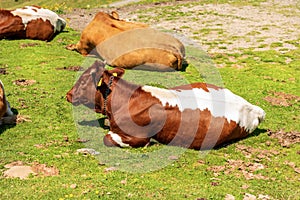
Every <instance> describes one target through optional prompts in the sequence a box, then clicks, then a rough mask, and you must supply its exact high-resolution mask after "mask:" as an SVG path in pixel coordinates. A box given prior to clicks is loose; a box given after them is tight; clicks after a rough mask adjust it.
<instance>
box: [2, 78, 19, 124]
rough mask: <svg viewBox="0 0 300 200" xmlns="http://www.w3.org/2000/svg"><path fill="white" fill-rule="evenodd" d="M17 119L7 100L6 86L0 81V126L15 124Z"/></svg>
mask: <svg viewBox="0 0 300 200" xmlns="http://www.w3.org/2000/svg"><path fill="white" fill-rule="evenodd" d="M15 120H16V117H14V113H13V112H12V111H11V108H10V104H9V102H8V101H7V99H6V95H5V90H4V85H3V83H2V81H1V80H0V125H2V124H13V123H15Z"/></svg>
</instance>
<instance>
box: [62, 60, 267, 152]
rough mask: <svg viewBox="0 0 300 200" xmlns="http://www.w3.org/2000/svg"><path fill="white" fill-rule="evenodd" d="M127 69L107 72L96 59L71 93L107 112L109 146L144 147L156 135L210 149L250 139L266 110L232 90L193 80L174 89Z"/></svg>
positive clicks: (163, 140) (166, 141)
mask: <svg viewBox="0 0 300 200" xmlns="http://www.w3.org/2000/svg"><path fill="white" fill-rule="evenodd" d="M123 74H124V70H123V69H118V68H115V69H113V70H105V68H104V64H103V63H100V62H95V63H94V64H93V65H92V66H91V67H90V68H89V69H87V70H86V71H85V72H84V73H83V74H82V76H81V77H80V78H79V80H78V81H77V82H76V84H75V85H74V87H73V88H72V89H71V90H70V91H69V92H68V93H67V96H66V97H67V100H68V101H69V102H71V103H73V105H80V104H83V105H85V106H87V107H89V108H91V109H95V111H96V112H100V113H103V114H105V115H107V117H108V119H109V122H110V131H109V133H108V134H107V135H105V137H104V143H105V145H107V146H119V147H143V146H146V145H148V144H149V142H150V139H151V138H153V139H155V140H157V141H158V142H160V143H162V144H168V145H175V146H181V147H186V148H192V149H207V148H212V147H214V146H218V145H220V144H223V143H226V142H229V141H232V140H235V139H240V138H244V137H246V136H247V135H249V134H250V133H251V132H253V131H254V130H255V129H256V128H257V126H258V125H259V123H260V122H262V121H263V119H264V117H265V112H264V111H263V110H262V109H261V108H260V107H258V106H255V105H252V104H250V103H249V102H247V101H246V100H245V99H243V98H241V97H239V96H237V95H235V94H233V93H232V92H230V91H229V90H228V89H224V88H220V87H217V86H214V85H210V84H206V83H193V84H190V85H183V86H178V87H175V88H171V89H161V88H157V87H151V86H139V85H136V84H133V83H129V82H127V81H125V80H123V79H122V78H121V76H122V75H123Z"/></svg>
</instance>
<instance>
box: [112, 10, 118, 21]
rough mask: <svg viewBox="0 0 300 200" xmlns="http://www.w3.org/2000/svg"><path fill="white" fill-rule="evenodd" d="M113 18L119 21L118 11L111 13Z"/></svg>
mask: <svg viewBox="0 0 300 200" xmlns="http://www.w3.org/2000/svg"><path fill="white" fill-rule="evenodd" d="M111 16H112V17H113V18H114V19H117V20H119V14H118V13H117V12H116V11H112V12H111Z"/></svg>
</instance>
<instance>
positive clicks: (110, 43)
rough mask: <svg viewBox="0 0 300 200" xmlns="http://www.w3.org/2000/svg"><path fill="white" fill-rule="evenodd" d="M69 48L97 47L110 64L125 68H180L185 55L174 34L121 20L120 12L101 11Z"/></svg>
mask: <svg viewBox="0 0 300 200" xmlns="http://www.w3.org/2000/svg"><path fill="white" fill-rule="evenodd" d="M96 47H97V48H96ZM67 49H69V50H76V51H78V52H79V53H81V54H82V55H88V54H89V53H90V52H92V51H93V50H96V52H97V54H98V55H100V57H102V58H103V59H104V60H105V61H106V62H107V63H108V64H109V65H111V66H114V67H122V68H134V67H137V66H140V65H146V66H150V67H151V68H156V69H163V70H166V69H168V68H171V69H177V70H180V69H181V68H182V62H183V59H184V57H185V48H184V46H183V44H182V43H181V42H180V41H179V40H177V39H176V38H174V37H173V36H172V35H170V34H166V33H163V32H161V31H157V30H154V29H150V28H149V27H148V25H146V24H140V23H133V22H127V21H124V20H120V19H119V16H118V14H117V13H116V12H112V14H111V15H109V14H107V13H104V12H99V13H97V15H96V16H95V17H94V19H93V20H92V21H91V22H90V23H89V24H88V25H87V27H86V28H85V29H84V30H83V31H82V34H81V37H80V41H79V42H78V43H77V44H76V45H68V46H67Z"/></svg>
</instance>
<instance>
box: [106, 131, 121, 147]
mask: <svg viewBox="0 0 300 200" xmlns="http://www.w3.org/2000/svg"><path fill="white" fill-rule="evenodd" d="M103 142H104V144H105V146H108V147H120V145H118V144H117V143H116V142H115V141H114V140H113V139H112V137H111V136H110V135H109V134H107V135H105V136H104V138H103Z"/></svg>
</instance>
